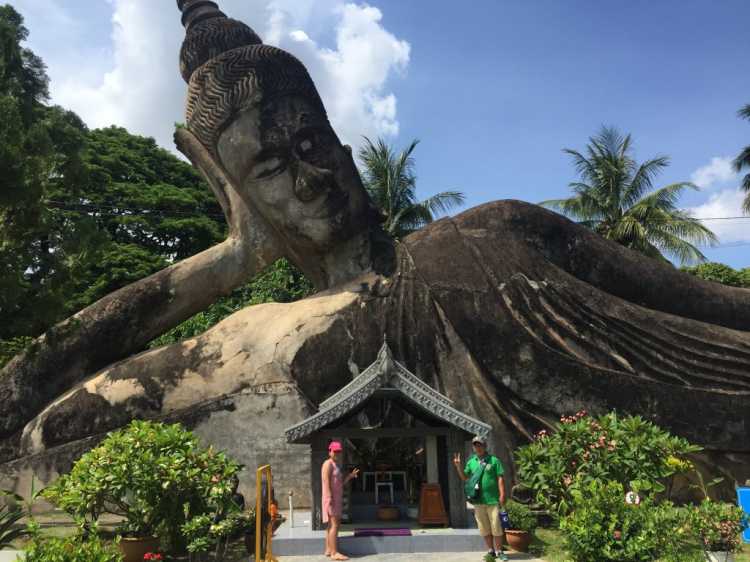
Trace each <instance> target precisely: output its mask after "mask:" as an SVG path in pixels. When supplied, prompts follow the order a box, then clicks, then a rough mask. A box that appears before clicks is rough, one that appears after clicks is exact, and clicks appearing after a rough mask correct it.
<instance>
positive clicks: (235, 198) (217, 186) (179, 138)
mask: <svg viewBox="0 0 750 562" xmlns="http://www.w3.org/2000/svg"><path fill="white" fill-rule="evenodd" d="M174 141H175V144H176V145H177V149H178V150H179V151H180V152H182V153H183V154H184V155H185V156H187V158H188V159H189V160H190V162H192V164H193V165H194V166H195V167H196V168H198V170H199V171H200V173H201V174H202V175H203V177H204V178H205V180H206V181H207V182H208V185H209V186H210V187H211V191H213V193H214V196H215V197H216V199H217V200H218V202H219V205H221V209H222V211H223V212H224V216H225V217H226V219H227V224H228V225H229V236H230V238H234V239H237V240H239V241H240V242H241V243H242V244H243V245H245V246H246V247H248V248H253V250H254V251H255V252H260V253H262V254H264V255H265V254H268V255H269V256H270V255H275V257H274V258H273V261H275V259H277V258H278V257H279V255H276V254H278V253H279V251H278V250H279V246H280V244H279V242H278V238H277V236H276V234H275V232H274V231H273V229H272V228H271V227H270V226H269V225H268V223H267V222H266V221H265V219H263V217H262V216H261V215H260V213H258V212H257V210H256V209H255V207H253V206H252V203H250V202H249V201H247V200H245V199H243V198H242V197H241V196H240V194H239V192H238V190H237V189H236V188H235V187H234V186H233V185H232V182H231V180H230V178H228V177H227V175H226V174H225V173H224V170H223V169H222V167H221V166H220V165H219V164H218V162H217V161H216V159H215V158H214V157H213V156H212V155H211V154H210V153H209V152H208V150H206V148H205V147H204V146H203V145H202V144H201V143H200V141H199V140H198V139H197V138H196V137H195V135H193V133H191V132H190V131H189V130H187V129H178V130H177V131H175V134H174ZM256 257H258V258H261V260H262V261H265V260H264V259H263V258H264V257H265V256H256ZM271 263H272V262H271Z"/></svg>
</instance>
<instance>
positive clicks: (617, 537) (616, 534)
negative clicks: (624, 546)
mask: <svg viewBox="0 0 750 562" xmlns="http://www.w3.org/2000/svg"><path fill="white" fill-rule="evenodd" d="M615 538H616V539H617V540H620V531H615Z"/></svg>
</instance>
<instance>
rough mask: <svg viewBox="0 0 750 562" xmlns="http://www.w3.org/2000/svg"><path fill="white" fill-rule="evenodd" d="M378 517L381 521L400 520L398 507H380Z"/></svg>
mask: <svg viewBox="0 0 750 562" xmlns="http://www.w3.org/2000/svg"><path fill="white" fill-rule="evenodd" d="M378 519H380V520H381V521H396V520H398V508H397V507H392V506H389V507H381V508H378Z"/></svg>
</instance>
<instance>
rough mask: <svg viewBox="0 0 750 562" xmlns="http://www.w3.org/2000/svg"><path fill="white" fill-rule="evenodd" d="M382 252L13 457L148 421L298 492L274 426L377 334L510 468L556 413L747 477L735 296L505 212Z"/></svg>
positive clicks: (168, 361) (68, 402)
mask: <svg viewBox="0 0 750 562" xmlns="http://www.w3.org/2000/svg"><path fill="white" fill-rule="evenodd" d="M436 248H437V249H439V251H437V252H436ZM541 250H543V251H541ZM397 255H398V261H397V267H396V272H395V273H394V274H393V275H392V276H390V277H384V276H377V275H374V274H373V275H371V276H370V277H368V278H366V279H363V280H362V282H360V283H352V284H349V285H347V286H344V287H342V288H340V289H337V290H333V291H326V292H323V293H320V294H318V295H316V296H314V297H310V298H308V299H306V300H304V301H300V302H297V303H292V304H273V305H261V306H257V307H251V308H248V309H245V310H243V311H240V312H238V313H236V314H235V315H233V316H231V317H230V318H228V319H227V320H225V321H224V322H222V323H220V324H219V325H217V326H216V327H214V328H213V329H211V330H209V331H208V332H206V333H205V334H203V335H201V336H198V337H196V338H192V339H190V340H186V341H184V342H181V343H178V344H174V345H170V346H165V347H162V348H159V349H156V350H152V351H149V352H146V353H143V354H140V355H138V356H136V357H133V358H131V359H129V360H127V361H124V362H120V363H118V364H116V365H114V366H113V367H111V368H109V369H105V370H104V371H102V372H101V373H99V374H97V375H96V376H94V377H92V378H91V379H89V380H88V381H86V382H85V383H83V384H81V385H80V386H78V387H76V388H75V389H73V390H72V391H71V392H70V393H69V394H68V395H66V396H65V397H63V398H61V399H59V400H57V401H56V402H54V403H53V404H51V405H50V406H49V407H48V408H46V409H45V410H44V411H43V412H42V414H40V415H39V416H38V417H36V418H35V419H34V420H33V421H32V422H31V423H29V424H28V425H27V426H26V428H25V429H24V432H23V437H22V438H21V439H20V444H19V447H18V449H16V451H15V454H16V456H20V457H24V458H26V457H30V456H32V455H35V456H34V457H31V458H34V459H44V461H43V463H46V464H47V465H49V464H50V463H51V464H54V463H55V462H58V463H63V459H60V458H58V457H59V455H56V456H54V458H58V460H57V461H54V460H53V459H50V458H48V457H46V456H45V455H44V451H45V450H47V449H49V450H50V453H53V452H54V451H55V450H56V448H59V447H60V446H64V444H65V443H75V442H76V441H78V440H80V439H86V438H87V436H89V435H93V434H101V433H103V432H104V431H106V430H109V429H111V428H114V427H118V426H120V425H122V424H124V423H127V421H128V420H129V419H131V418H133V417H139V418H155V419H163V420H167V421H180V422H182V423H184V424H185V425H186V426H187V427H188V428H191V429H192V428H194V429H195V430H196V431H197V432H198V434H199V435H202V436H205V437H206V438H207V439H208V441H210V442H212V443H214V444H215V445H217V446H220V447H222V448H224V447H226V448H227V449H229V451H230V455H231V456H233V457H237V458H239V459H240V460H241V461H242V462H245V463H247V464H248V465H249V466H251V467H257V466H260V465H262V464H265V463H267V462H269V460H270V461H271V462H272V464H274V465H277V466H279V467H282V468H281V472H282V475H281V480H280V481H279V485H280V486H282V488H283V489H287V488H288V487H293V488H296V489H305V488H306V486H307V482H308V480H307V478H308V472H307V471H308V467H309V464H308V462H309V461H308V456H307V451H306V448H305V447H296V448H295V447H291V446H287V445H285V444H283V443H282V441H281V440H282V434H283V428H284V427H286V426H288V425H291V424H293V423H296V422H298V421H301V420H302V419H304V418H306V417H307V416H309V415H310V414H311V413H312V412H313V411H314V409H313V408H314V405H315V404H318V403H320V401H322V400H323V399H325V398H326V397H328V396H330V395H331V394H332V393H333V392H335V391H336V390H338V389H339V388H340V387H341V386H343V385H344V384H346V383H347V382H348V381H350V380H351V377H352V376H353V373H356V372H358V370H359V369H361V368H364V367H365V366H367V365H368V364H369V363H370V362H372V360H373V359H374V357H375V355H376V353H377V350H378V348H379V346H380V344H381V342H382V334H383V333H385V334H387V336H388V342H389V345H390V346H391V348H392V349H393V352H394V356H396V357H397V358H398V359H399V360H400V361H402V362H404V363H405V364H406V365H407V367H408V368H409V369H410V370H412V371H413V372H414V373H415V374H417V376H419V377H421V378H422V379H423V380H425V381H426V382H427V383H428V384H430V385H432V386H433V387H435V388H437V389H439V390H440V392H443V393H444V394H446V395H447V396H448V397H449V398H451V399H452V400H453V401H454V403H455V406H456V408H458V409H459V410H461V411H464V412H466V413H467V414H469V415H471V416H473V417H476V418H478V419H482V420H483V421H486V422H487V423H490V424H491V425H493V427H494V428H495V436H496V437H495V439H496V442H495V443H493V447H492V448H493V450H494V451H495V452H496V453H497V454H498V455H499V456H500V458H501V460H502V461H503V464H504V465H505V466H506V467H508V470H509V473H510V474H512V473H513V462H512V451H513V450H514V449H515V448H516V447H517V446H518V445H520V444H522V443H524V442H526V441H527V439H528V438H529V437H530V436H531V435H532V434H533V433H534V432H536V431H538V430H539V429H541V428H543V427H549V426H550V425H551V424H553V423H554V421H555V420H556V419H557V418H558V417H559V415H560V414H562V413H569V412H573V411H578V410H581V409H585V410H587V411H589V412H604V411H608V410H611V409H613V408H616V409H617V410H618V411H620V412H623V413H625V412H630V413H640V414H643V415H644V416H646V417H648V418H652V419H654V421H656V422H657V423H658V424H659V425H661V426H662V427H664V428H666V429H669V430H670V431H673V432H674V433H676V434H678V435H681V436H684V437H687V438H688V439H689V440H690V441H691V442H693V443H696V444H699V445H702V446H703V447H705V448H706V449H707V450H708V453H707V455H706V459H707V461H708V462H709V463H711V464H713V465H714V466H715V467H716V468H717V469H718V470H719V471H720V472H724V473H725V474H726V475H728V476H729V477H730V478H733V479H737V480H739V481H743V482H744V480H745V479H746V478H748V477H750V473H749V472H748V465H747V464H746V462H747V459H748V453H749V452H750V431H748V430H749V429H750V421H749V419H748V418H749V416H750V408H748V405H750V403H749V400H748V391H749V390H750V374H749V373H750V334H748V332H745V331H741V330H738V329H737V328H738V327H740V326H742V325H743V322H744V318H746V313H745V311H747V310H750V296H749V295H750V291H744V290H741V289H731V288H728V287H723V286H720V285H716V284H713V283H708V282H705V281H701V280H699V279H696V278H695V277H692V276H689V275H686V274H683V273H681V272H679V271H677V270H675V269H674V268H671V267H669V266H662V265H660V264H658V263H656V262H654V261H652V260H648V259H647V258H643V257H641V256H638V255H637V254H634V253H632V252H630V251H629V250H626V249H624V248H621V247H619V246H616V245H614V244H611V243H609V242H606V241H604V240H602V239H600V238H599V237H597V236H596V235H594V234H592V233H589V232H587V231H585V230H583V229H582V228H580V227H578V226H577V225H575V224H573V223H572V222H570V221H568V220H567V219H565V218H563V217H561V216H559V215H557V214H555V213H552V212H550V211H546V210H544V209H541V208H539V207H537V206H534V205H529V204H526V203H520V202H514V201H504V202H497V203H492V204H488V205H484V206H482V207H478V208H476V209H472V210H470V211H467V212H466V213H463V214H461V215H459V216H457V217H456V218H454V219H444V220H441V221H438V222H437V223H435V224H433V225H431V226H428V227H426V228H424V229H422V230H421V231H419V232H417V233H415V234H414V235H412V236H410V237H408V238H407V239H406V240H405V241H404V243H403V244H400V245H399V246H398V253H397ZM446 264H450V267H446ZM657 287H679V288H680V291H677V290H675V291H669V292H664V291H661V292H660V291H659V290H657ZM684 294H687V295H689V298H685V297H684V296H683V295H684ZM633 295H638V296H639V298H638V302H632V300H631V299H633ZM678 314H679V315H680V316H678ZM82 407H83V408H85V411H86V412H87V415H85V416H81V415H80V413H81V408H82ZM68 462H69V461H68ZM63 464H64V463H63ZM11 465H15V463H11ZM290 467H293V468H290ZM61 469H64V466H61ZM48 470H50V471H51V472H50V473H54V470H52V469H51V468H50V469H48ZM3 472H4V473H5V474H6V476H11V474H8V471H7V470H5V469H4V470H3ZM10 483H12V482H8V481H7V480H4V481H1V482H0V486H3V485H8V484H10ZM300 501H301V502H304V499H302V498H300ZM300 505H304V503H301V504H300Z"/></svg>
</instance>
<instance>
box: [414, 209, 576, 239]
mask: <svg viewBox="0 0 750 562" xmlns="http://www.w3.org/2000/svg"><path fill="white" fill-rule="evenodd" d="M550 228H554V229H555V230H557V229H560V228H564V229H568V228H572V229H574V230H577V229H579V228H580V227H578V226H577V225H575V223H573V222H572V221H570V220H568V219H567V218H565V217H564V216H562V215H560V214H558V213H555V212H553V211H550V210H548V209H545V208H543V207H540V206H539V205H535V204H533V203H528V202H526V201H518V200H514V199H503V200H500V201H491V202H489V203H483V204H481V205H477V206H476V207H472V208H471V209H468V210H466V211H463V212H462V213H460V214H458V215H456V216H453V217H445V218H442V219H440V220H437V221H435V222H433V223H430V224H428V225H427V226H425V227H424V228H421V229H419V230H417V231H416V232H414V233H412V234H410V235H409V236H408V237H407V238H406V239H405V241H407V242H410V243H418V242H419V241H423V240H426V239H429V238H434V237H436V236H437V237H440V238H444V237H445V236H446V235H450V232H454V233H456V234H458V233H460V232H472V231H475V232H476V231H485V232H495V233H505V234H507V233H511V232H515V233H523V232H529V231H531V232H541V231H545V230H548V229H550Z"/></svg>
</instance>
